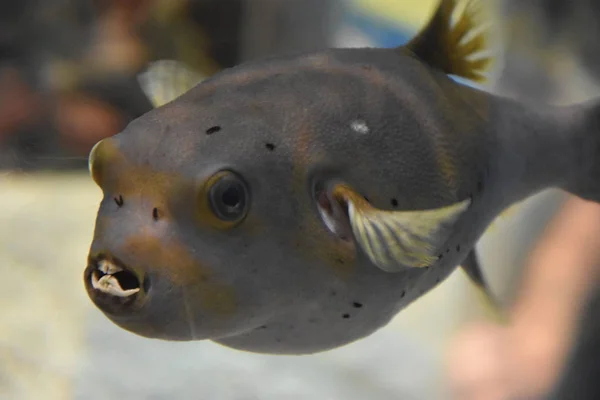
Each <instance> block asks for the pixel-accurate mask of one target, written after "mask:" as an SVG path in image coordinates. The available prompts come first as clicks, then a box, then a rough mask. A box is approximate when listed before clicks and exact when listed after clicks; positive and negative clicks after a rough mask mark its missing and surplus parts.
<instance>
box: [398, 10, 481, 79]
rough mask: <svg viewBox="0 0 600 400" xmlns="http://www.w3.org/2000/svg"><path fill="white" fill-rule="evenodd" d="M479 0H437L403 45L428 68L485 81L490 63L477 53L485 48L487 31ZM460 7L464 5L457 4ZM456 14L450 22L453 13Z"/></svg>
mask: <svg viewBox="0 0 600 400" xmlns="http://www.w3.org/2000/svg"><path fill="white" fill-rule="evenodd" d="M481 2H482V0H441V1H440V3H439V6H438V8H437V9H436V11H435V14H434V15H433V17H432V18H431V20H430V21H429V23H428V24H427V25H426V26H425V28H424V29H422V30H421V31H420V32H419V33H418V34H417V35H416V36H415V37H414V38H413V39H411V40H410V41H409V42H408V43H407V44H406V45H405V46H403V47H401V48H406V49H408V50H410V51H411V52H412V53H414V54H415V55H416V56H417V57H419V58H420V59H421V60H422V61H424V62H425V63H427V64H429V65H430V66H432V67H435V68H438V69H441V70H442V71H444V72H445V73H447V74H450V75H456V76H459V77H462V78H466V79H470V80H472V81H475V82H483V81H485V80H486V76H485V71H486V70H487V69H488V67H489V66H490V65H491V63H492V58H491V56H490V55H487V56H485V55H482V54H480V55H479V56H477V54H478V53H482V52H484V51H486V50H489V49H488V46H489V42H490V32H489V29H488V28H485V27H484V18H483V14H484V12H483V8H482V7H483V6H482V4H481ZM460 6H464V7H460ZM459 8H462V13H460V15H458V16H457V17H456V22H455V23H454V24H453V16H454V15H455V14H458V10H459Z"/></svg>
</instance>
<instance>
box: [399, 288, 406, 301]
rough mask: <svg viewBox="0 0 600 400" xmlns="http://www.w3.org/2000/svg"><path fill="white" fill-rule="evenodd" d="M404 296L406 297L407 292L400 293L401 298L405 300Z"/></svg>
mask: <svg viewBox="0 0 600 400" xmlns="http://www.w3.org/2000/svg"><path fill="white" fill-rule="evenodd" d="M404 296H406V290H403V291H402V293H400V298H401V299H402V298H404Z"/></svg>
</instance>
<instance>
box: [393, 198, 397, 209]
mask: <svg viewBox="0 0 600 400" xmlns="http://www.w3.org/2000/svg"><path fill="white" fill-rule="evenodd" d="M392 206H393V207H398V200H396V199H392Z"/></svg>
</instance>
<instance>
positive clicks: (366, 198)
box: [363, 196, 371, 203]
mask: <svg viewBox="0 0 600 400" xmlns="http://www.w3.org/2000/svg"><path fill="white" fill-rule="evenodd" d="M363 197H364V198H365V200H366V201H368V202H369V203H370V202H371V200H369V198H368V197H367V196H363Z"/></svg>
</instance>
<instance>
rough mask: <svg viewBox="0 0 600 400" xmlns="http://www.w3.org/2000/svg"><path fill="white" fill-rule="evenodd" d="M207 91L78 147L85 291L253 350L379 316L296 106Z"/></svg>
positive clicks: (391, 310) (167, 332) (153, 331)
mask: <svg viewBox="0 0 600 400" xmlns="http://www.w3.org/2000/svg"><path fill="white" fill-rule="evenodd" d="M217 86H218V85H217ZM232 90H233V89H232ZM218 92H219V91H218V90H214V86H213V85H212V84H209V83H207V84H206V87H202V85H200V86H199V87H198V88H197V90H193V91H191V92H190V93H189V95H184V96H182V97H181V98H179V99H178V100H177V101H174V102H172V103H169V104H166V105H165V106H162V107H160V108H157V109H155V110H152V111H151V112H149V113H148V114H146V115H144V116H142V117H141V118H139V119H137V120H135V121H133V122H132V123H131V124H130V125H129V126H128V127H127V128H126V129H125V130H124V131H123V132H121V133H119V134H117V135H115V136H113V137H110V138H107V139H104V140H103V141H101V142H99V143H98V144H97V145H96V146H95V147H94V149H93V150H92V152H91V154H90V162H89V164H90V172H91V175H92V177H93V179H94V181H95V182H96V183H97V185H98V186H99V187H100V188H101V189H102V192H103V199H102V201H101V204H100V207H99V210H98V214H97V219H96V225H95V231H94V237H93V241H92V244H91V248H90V252H89V256H88V265H87V268H86V269H85V273H84V281H85V286H86V289H87V292H88V294H89V296H90V298H91V299H92V301H93V302H94V303H95V305H96V306H97V307H98V308H99V309H100V310H101V311H102V312H104V313H105V314H106V315H107V317H108V318H109V319H111V320H112V321H113V322H115V323H116V324H117V325H119V326H121V327H122V328H124V329H126V330H129V331H132V332H134V333H136V334H139V335H142V336H146V337H150V338H159V339H166V340H202V339H211V340H215V341H217V342H219V343H222V344H225V345H227V346H230V347H234V348H238V349H244V350H250V351H257V352H266V353H294V354H297V353H311V352H315V351H322V350H326V349H330V348H334V347H338V346H340V345H342V344H346V343H349V342H351V341H354V340H356V339H358V338H361V337H364V336H366V335H368V334H370V333H372V332H373V331H375V330H376V329H378V328H379V327H381V326H382V325H384V324H385V323H387V322H388V321H389V320H390V318H391V317H392V316H393V315H394V314H395V312H396V311H397V308H396V307H395V306H394V305H393V302H390V301H388V300H389V299H386V297H385V296H388V297H389V295H390V292H391V290H392V289H391V287H392V283H393V280H389V279H388V278H387V277H386V274H385V273H383V272H381V271H379V270H375V269H373V268H372V267H371V266H366V265H365V260H366V259H364V258H361V256H360V255H359V253H358V251H357V247H356V244H355V243H354V241H353V239H352V233H351V231H350V226H349V225H348V224H345V223H344V221H346V220H347V215H346V214H345V213H346V211H345V209H344V208H343V207H342V206H341V205H340V204H338V203H337V202H332V200H331V199H332V197H330V196H329V195H325V191H326V190H329V186H330V181H329V180H325V179H320V178H319V177H320V176H323V174H324V173H325V172H326V169H325V168H324V165H325V164H322V163H320V162H318V160H320V158H319V157H316V156H315V157H312V156H311V150H310V149H311V146H313V144H314V138H313V136H312V135H313V132H312V131H311V130H310V127H309V126H307V124H306V115H305V113H304V112H286V110H290V109H292V110H294V108H289V105H285V104H282V102H285V99H284V98H283V97H276V96H275V97H274V96H271V95H264V96H260V95H259V96H256V95H255V97H254V100H255V101H253V102H249V101H247V100H248V99H247V96H249V95H250V93H255V92H256V90H255V89H254V88H251V89H248V90H246V89H244V86H243V85H242V86H240V87H239V88H238V89H236V91H235V93H230V92H229V91H227V90H225V91H224V92H225V93H224V94H222V93H221V94H220V93H218ZM234 94H235V95H234ZM232 98H233V100H232ZM245 100H246V101H245ZM288 100H289V101H292V99H288ZM249 104H250V106H249ZM329 213H331V215H333V216H335V218H328V217H327V215H329ZM332 223H333V224H334V225H331V224H332ZM387 281H390V282H389V283H386V282H387ZM377 284H380V286H381V285H384V286H386V285H387V286H389V287H390V292H386V291H383V293H384V294H385V295H383V296H382V293H378V292H377V290H373V289H374V287H375V286H373V285H377ZM393 291H394V292H397V293H400V291H401V288H398V287H397V286H396V287H395V288H394V289H393ZM378 303H381V304H382V307H378V306H377V305H378ZM363 305H364V307H363ZM370 306H372V307H373V311H369V309H368V308H369V307H370Z"/></svg>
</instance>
